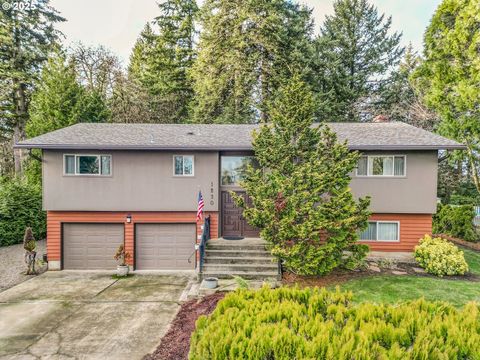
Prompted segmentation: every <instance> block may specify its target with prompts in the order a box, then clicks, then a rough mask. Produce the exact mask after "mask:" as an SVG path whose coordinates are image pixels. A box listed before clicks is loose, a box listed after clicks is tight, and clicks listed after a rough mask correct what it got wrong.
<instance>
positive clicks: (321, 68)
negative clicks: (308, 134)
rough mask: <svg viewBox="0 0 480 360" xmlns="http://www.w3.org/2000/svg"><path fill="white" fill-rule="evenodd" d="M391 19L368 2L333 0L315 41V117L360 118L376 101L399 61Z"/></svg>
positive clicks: (399, 47) (349, 119) (398, 47)
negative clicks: (318, 104) (317, 109)
mask: <svg viewBox="0 0 480 360" xmlns="http://www.w3.org/2000/svg"><path fill="white" fill-rule="evenodd" d="M391 23H392V19H391V17H389V18H385V15H383V14H381V15H380V14H379V13H378V10H377V8H376V7H375V6H373V5H371V4H369V2H368V0H336V1H335V3H334V14H333V15H331V16H327V17H326V19H325V22H324V24H323V26H322V27H321V28H320V32H321V34H320V36H319V37H318V38H317V39H316V46H315V48H316V55H315V70H316V73H317V74H318V75H317V79H316V84H315V91H316V92H317V94H318V96H319V98H320V102H322V103H323V106H322V107H321V108H320V110H319V111H318V117H319V118H320V120H327V121H359V120H367V119H368V118H369V117H371V114H369V113H368V112H367V111H365V108H371V107H372V102H373V103H375V102H377V101H379V99H378V97H379V95H380V94H381V93H382V91H383V89H384V86H385V85H386V83H387V81H388V76H389V71H391V70H393V69H394V67H395V66H396V65H397V64H398V62H399V61H400V58H401V56H402V53H403V48H402V47H401V46H400V45H399V44H400V38H401V34H398V33H393V34H390V27H391Z"/></svg>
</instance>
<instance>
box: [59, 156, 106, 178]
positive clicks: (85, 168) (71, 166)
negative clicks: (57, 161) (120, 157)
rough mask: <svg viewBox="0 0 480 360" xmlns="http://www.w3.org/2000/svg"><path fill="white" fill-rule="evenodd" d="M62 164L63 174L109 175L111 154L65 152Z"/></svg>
mask: <svg viewBox="0 0 480 360" xmlns="http://www.w3.org/2000/svg"><path fill="white" fill-rule="evenodd" d="M63 164H64V166H63V169H64V173H65V175H97V176H109V175H111V173H112V156H111V155H90V154H88V155H77V154H66V155H64V158H63Z"/></svg>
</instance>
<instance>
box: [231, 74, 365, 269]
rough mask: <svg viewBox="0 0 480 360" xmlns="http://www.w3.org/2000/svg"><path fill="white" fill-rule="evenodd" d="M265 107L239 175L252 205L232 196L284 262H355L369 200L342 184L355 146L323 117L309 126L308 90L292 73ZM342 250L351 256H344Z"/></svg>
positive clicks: (318, 265)
mask: <svg viewBox="0 0 480 360" xmlns="http://www.w3.org/2000/svg"><path fill="white" fill-rule="evenodd" d="M269 108H270V111H269V113H270V122H269V123H268V124H263V125H262V126H261V127H260V129H259V130H258V131H256V132H254V133H253V143H252V145H253V150H254V152H255V158H256V160H257V161H258V165H259V167H258V168H254V167H252V166H249V167H247V171H246V177H245V180H244V181H242V182H241V185H242V187H243V188H244V189H245V190H246V192H247V195H248V196H249V197H250V199H251V203H252V206H251V207H250V206H246V203H245V201H244V198H243V197H242V196H239V195H235V194H233V196H234V198H235V200H236V202H237V203H238V205H240V206H242V207H243V208H244V212H243V214H244V216H245V218H246V219H247V221H248V222H249V223H250V224H251V225H253V226H256V227H258V228H260V234H261V236H262V238H264V239H265V240H266V241H267V242H269V243H270V245H271V250H272V253H273V254H274V255H276V256H278V257H279V258H280V259H282V260H283V263H284V265H285V267H286V268H288V269H289V270H291V271H293V272H295V273H299V274H303V275H318V274H325V273H328V272H329V271H331V270H332V269H333V268H335V267H337V266H340V265H345V266H352V265H354V264H355V263H356V261H355V260H359V259H361V258H362V257H363V256H364V255H365V253H366V251H368V248H367V249H366V246H365V245H359V244H356V242H357V240H358V233H359V231H360V230H363V229H364V228H365V227H366V225H367V219H368V216H369V211H368V206H369V200H368V199H360V200H358V201H357V200H355V198H354V196H353V194H352V193H351V191H350V188H349V186H350V180H351V178H350V175H349V174H350V173H351V172H352V171H353V169H354V168H355V167H356V166H357V161H358V154H357V153H355V152H350V151H349V149H348V147H347V145H346V144H345V143H339V142H337V138H336V135H335V133H333V132H332V131H331V130H330V129H329V128H328V127H327V126H326V125H325V124H319V126H312V125H313V121H314V118H315V117H314V115H315V103H314V97H313V95H312V93H311V92H310V90H309V89H308V87H307V86H306V85H305V83H304V82H302V81H301V80H300V77H299V76H295V77H293V79H291V80H290V81H289V82H288V84H287V85H285V86H284V87H281V88H280V90H279V93H278V96H277V97H276V99H275V101H273V102H272V103H271V104H270V106H269ZM345 250H350V251H352V256H351V257H347V258H345V257H344V251H345Z"/></svg>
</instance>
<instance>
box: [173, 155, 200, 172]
mask: <svg viewBox="0 0 480 360" xmlns="http://www.w3.org/2000/svg"><path fill="white" fill-rule="evenodd" d="M177 156H181V157H191V158H192V173H191V174H181V175H178V174H175V158H176V157H177ZM172 163H173V176H174V177H194V176H195V155H188V154H186V155H182V154H174V155H173V156H172ZM182 171H183V172H185V168H183V169H182Z"/></svg>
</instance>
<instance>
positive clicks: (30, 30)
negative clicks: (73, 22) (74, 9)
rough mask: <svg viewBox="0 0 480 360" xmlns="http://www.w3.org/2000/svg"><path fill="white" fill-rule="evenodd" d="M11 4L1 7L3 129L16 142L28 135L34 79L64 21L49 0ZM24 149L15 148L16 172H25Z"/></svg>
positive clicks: (0, 49)
mask: <svg viewBox="0 0 480 360" xmlns="http://www.w3.org/2000/svg"><path fill="white" fill-rule="evenodd" d="M4 2H7V3H11V6H9V7H7V6H2V8H1V9H0V84H1V85H2V91H1V92H0V96H3V97H2V98H1V99H0V104H1V114H0V117H1V119H0V120H1V122H2V127H3V130H4V131H5V130H6V131H11V132H12V133H13V142H14V143H15V142H18V141H20V140H22V139H23V138H24V136H25V124H26V123H27V120H28V118H29V104H30V97H31V93H32V90H33V86H34V82H35V80H36V79H37V77H38V74H39V72H40V69H41V66H42V65H43V63H44V62H45V61H46V59H47V57H48V55H49V53H50V52H51V51H52V50H54V49H55V48H56V47H57V45H58V41H59V37H60V35H61V33H60V32H59V31H57V30H56V29H55V28H54V25H55V24H56V23H58V22H61V21H65V19H63V18H62V17H61V16H59V14H58V12H57V11H56V10H55V9H54V8H53V7H51V6H50V5H49V0H37V1H35V2H32V3H33V4H34V6H30V7H29V8H28V9H24V10H21V9H16V8H15V7H14V6H13V5H14V4H13V1H10V0H5V1H4ZM22 158H23V152H22V151H21V150H20V149H15V150H14V160H15V173H17V174H21V172H22Z"/></svg>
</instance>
